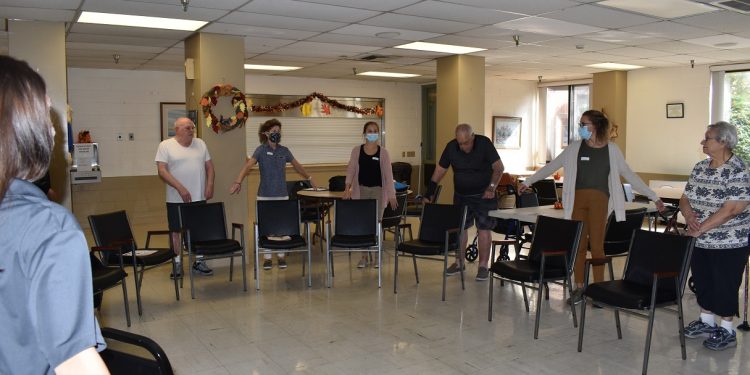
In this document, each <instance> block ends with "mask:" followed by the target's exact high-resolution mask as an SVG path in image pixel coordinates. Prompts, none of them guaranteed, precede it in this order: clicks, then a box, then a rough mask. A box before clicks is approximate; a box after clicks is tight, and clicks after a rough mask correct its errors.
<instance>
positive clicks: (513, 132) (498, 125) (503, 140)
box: [492, 116, 521, 148]
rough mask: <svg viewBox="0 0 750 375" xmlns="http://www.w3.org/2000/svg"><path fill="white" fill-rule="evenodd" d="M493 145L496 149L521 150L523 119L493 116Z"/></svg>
mask: <svg viewBox="0 0 750 375" xmlns="http://www.w3.org/2000/svg"><path fill="white" fill-rule="evenodd" d="M492 143H493V144H494V145H495V148H521V118H520V117H509V116H492Z"/></svg>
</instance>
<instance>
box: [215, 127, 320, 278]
mask: <svg viewBox="0 0 750 375" xmlns="http://www.w3.org/2000/svg"><path fill="white" fill-rule="evenodd" d="M258 139H259V140H260V146H258V147H257V148H256V149H255V151H254V152H253V154H252V155H251V156H248V157H247V161H245V165H244V166H243V167H242V170H240V174H239V175H237V178H236V179H235V180H234V182H232V186H230V187H229V193H230V194H237V193H239V192H240V190H241V189H242V180H244V179H245V176H247V175H248V173H250V170H251V169H252V168H253V166H254V165H255V164H256V163H257V164H258V166H259V168H260V185H259V186H258V200H286V199H289V193H288V192H287V189H286V163H291V164H292V167H294V170H296V171H297V173H299V174H300V175H302V176H303V177H304V178H305V179H307V180H309V181H310V184H312V186H313V187H315V184H314V183H313V181H312V176H310V174H309V173H307V172H306V171H305V168H303V167H302V164H300V163H299V162H298V161H297V159H295V158H294V156H292V152H291V151H289V149H288V148H286V147H284V146H282V145H280V144H279V143H280V142H281V122H279V120H277V119H270V120H268V121H266V122H264V123H263V124H261V125H260V128H259V129H258ZM263 257H264V259H265V260H264V261H263V269H264V270H270V269H271V268H273V263H272V262H271V254H264V255H263ZM277 257H278V263H279V268H280V269H284V268H286V267H287V265H286V260H285V259H284V253H278V255H277Z"/></svg>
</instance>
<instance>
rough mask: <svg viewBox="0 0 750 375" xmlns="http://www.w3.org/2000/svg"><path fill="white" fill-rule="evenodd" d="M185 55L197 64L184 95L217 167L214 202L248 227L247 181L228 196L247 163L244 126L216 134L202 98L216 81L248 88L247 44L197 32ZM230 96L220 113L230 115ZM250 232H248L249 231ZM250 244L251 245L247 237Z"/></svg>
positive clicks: (224, 99)
mask: <svg viewBox="0 0 750 375" xmlns="http://www.w3.org/2000/svg"><path fill="white" fill-rule="evenodd" d="M185 58H192V59H193V61H194V66H195V79H186V80H185V98H186V106H187V109H188V110H196V111H198V123H197V124H195V125H196V127H197V130H198V136H199V137H200V138H201V139H203V141H205V142H206V146H207V147H208V151H209V153H211V159H212V160H213V163H214V168H215V170H216V178H215V184H214V197H213V199H212V201H214V202H224V208H225V209H226V215H227V222H228V223H242V224H245V229H246V230H249V226H248V224H249V223H248V200H247V189H248V186H247V184H244V186H243V189H242V192H241V193H240V194H237V195H232V196H230V195H229V185H230V184H231V183H232V181H234V178H235V177H237V173H239V171H240V168H242V166H243V165H244V164H245V158H246V155H247V150H246V147H245V128H240V129H235V130H232V131H230V132H227V133H223V134H216V133H214V132H213V130H211V129H210V128H207V127H206V121H205V119H204V118H203V114H202V113H201V110H200V106H199V104H198V103H199V101H200V98H201V96H202V95H203V93H205V92H206V91H208V89H210V88H211V87H213V86H214V85H216V84H231V85H232V86H235V87H237V88H239V89H240V90H242V91H243V92H244V91H245V69H244V66H243V64H244V61H245V44H244V41H243V38H242V37H238V36H230V35H218V34H208V33H197V34H194V35H192V36H191V37H189V38H188V39H187V40H185ZM230 100H231V98H229V97H222V99H221V100H219V104H218V106H217V107H215V113H216V114H217V116H218V115H219V114H221V113H223V114H225V116H226V115H229V116H231V114H230V113H231V108H232V107H231V105H230V104H229V103H230ZM248 233H249V232H248ZM245 238H246V241H245V242H246V243H247V246H252V244H251V243H249V241H247V239H248V238H249V237H247V233H246V236H245Z"/></svg>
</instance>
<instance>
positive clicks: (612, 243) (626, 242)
mask: <svg viewBox="0 0 750 375" xmlns="http://www.w3.org/2000/svg"><path fill="white" fill-rule="evenodd" d="M645 216H646V208H645V207H644V208H636V209H632V210H627V211H625V220H623V221H617V220H615V214H614V212H613V213H612V214H611V215H609V220H608V221H607V231H606V232H605V233H606V234H605V235H604V254H605V255H618V254H625V253H627V251H628V248H629V247H630V240H631V239H632V238H633V232H635V231H636V230H638V229H641V226H643V218H644V217H645Z"/></svg>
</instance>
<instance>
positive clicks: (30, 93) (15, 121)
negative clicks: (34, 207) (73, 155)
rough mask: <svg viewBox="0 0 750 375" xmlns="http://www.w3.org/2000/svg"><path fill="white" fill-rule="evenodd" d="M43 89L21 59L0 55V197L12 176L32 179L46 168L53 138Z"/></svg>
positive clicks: (36, 177)
mask: <svg viewBox="0 0 750 375" xmlns="http://www.w3.org/2000/svg"><path fill="white" fill-rule="evenodd" d="M46 90H47V89H46V86H45V84H44V79H42V77H41V76H40V75H39V74H37V73H36V72H35V71H34V70H33V69H31V67H30V66H29V64H27V63H26V62H25V61H19V60H16V59H14V58H12V57H9V56H0V134H2V136H0V201H2V199H3V198H4V197H5V193H6V192H7V190H8V186H9V185H10V181H11V180H12V179H13V178H20V179H24V180H29V181H33V180H36V179H38V178H40V177H42V176H43V175H44V174H45V173H46V172H47V169H48V168H49V162H50V159H51V158H52V146H53V142H54V139H53V133H52V131H53V128H52V120H51V119H50V114H49V108H48V106H47V97H46Z"/></svg>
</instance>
